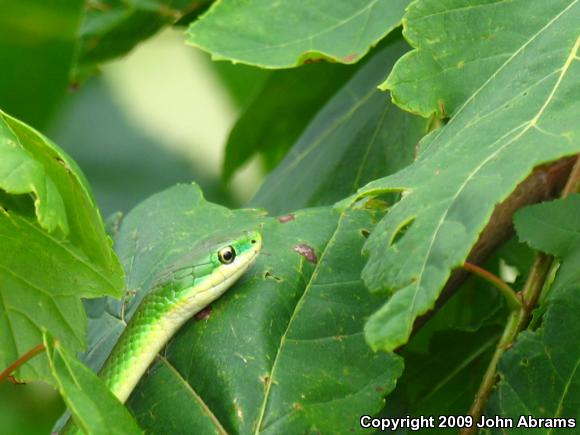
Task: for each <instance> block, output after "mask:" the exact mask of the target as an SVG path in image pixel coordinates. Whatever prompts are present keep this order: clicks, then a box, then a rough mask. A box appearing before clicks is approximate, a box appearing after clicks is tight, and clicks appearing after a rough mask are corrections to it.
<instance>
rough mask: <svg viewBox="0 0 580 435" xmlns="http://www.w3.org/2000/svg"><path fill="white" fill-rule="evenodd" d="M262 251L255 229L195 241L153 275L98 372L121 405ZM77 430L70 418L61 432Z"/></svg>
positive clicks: (260, 240)
mask: <svg viewBox="0 0 580 435" xmlns="http://www.w3.org/2000/svg"><path fill="white" fill-rule="evenodd" d="M261 247H262V236H261V234H260V232H258V231H244V232H241V233H238V234H234V235H230V236H225V237H223V236H222V237H215V236H214V237H211V238H208V239H204V240H202V241H200V242H198V243H196V244H195V246H194V247H193V248H192V249H191V250H190V251H189V252H188V253H187V254H186V255H185V256H183V257H182V258H181V259H180V260H178V261H177V262H175V263H173V264H172V265H171V266H170V267H168V268H167V269H166V270H164V271H163V272H162V273H161V274H160V275H159V276H158V277H157V279H156V280H155V283H154V284H153V286H152V287H151V291H149V292H148V294H147V295H146V296H145V297H144V298H143V300H142V302H141V303H140V304H139V307H138V308H137V310H136V312H135V314H134V315H133V317H132V318H131V320H130V321H129V323H128V324H127V327H126V328H125V330H124V331H123V334H122V335H121V337H120V338H119V340H118V341H117V343H116V344H115V347H114V348H113V350H112V351H111V354H110V355H109V357H108V358H107V360H106V361H105V364H104V365H103V368H102V369H101V371H100V373H99V376H100V377H101V379H102V380H103V381H104V382H105V384H106V385H107V387H109V389H110V390H111V392H112V393H113V394H114V395H115V396H116V397H117V398H118V399H119V400H120V401H121V402H122V403H124V402H125V401H126V400H127V399H128V397H129V395H130V394H131V392H132V391H133V389H134V388H135V386H136V385H137V383H138V382H139V379H140V378H141V377H142V376H143V374H144V373H145V371H146V370H147V368H148V367H149V365H150V364H151V362H152V361H153V359H154V358H155V356H156V355H157V353H158V352H159V351H160V350H161V349H162V348H163V346H164V345H165V344H166V343H167V341H168V340H169V339H170V338H171V337H172V336H173V334H175V332H176V331H177V330H178V329H179V328H180V327H181V325H183V324H184V323H185V322H186V321H187V320H188V319H190V318H191V317H192V316H193V315H194V314H196V313H198V312H199V311H201V310H203V309H204V308H205V307H207V306H208V305H209V304H210V303H211V302H213V301H214V300H216V299H217V298H219V297H220V296H221V295H222V294H223V293H224V292H225V291H226V290H227V289H228V288H230V287H231V286H232V284H234V283H235V282H236V280H237V279H238V278H239V277H240V276H241V275H242V274H243V273H244V272H245V271H246V270H247V269H248V268H249V267H250V266H251V265H252V264H253V263H254V261H255V259H256V257H257V256H258V254H259V252H260V249H261ZM77 431H78V428H76V427H74V424H73V423H72V419H71V420H69V423H68V424H67V425H66V426H65V427H64V428H63V431H62V432H63V433H76V432H77Z"/></svg>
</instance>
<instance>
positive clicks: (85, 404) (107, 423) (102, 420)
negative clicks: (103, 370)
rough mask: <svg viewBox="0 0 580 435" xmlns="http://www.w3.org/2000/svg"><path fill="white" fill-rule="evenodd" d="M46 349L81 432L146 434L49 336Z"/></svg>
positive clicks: (98, 380) (59, 385)
mask: <svg viewBox="0 0 580 435" xmlns="http://www.w3.org/2000/svg"><path fill="white" fill-rule="evenodd" d="M44 345H45V347H46V355H47V357H48V363H49V366H50V370H51V373H52V376H53V378H54V381H55V383H56V385H57V387H58V390H59V392H60V394H61V396H62V397H63V399H64V401H65V402H66V404H67V406H68V408H69V409H70V410H71V411H72V414H73V417H74V421H75V423H76V424H77V425H78V427H79V428H81V429H82V430H83V431H84V432H85V433H88V434H91V435H93V434H94V435H100V434H102V435H106V434H119V435H121V434H122V435H126V434H140V433H142V431H141V429H139V426H137V423H136V422H135V420H134V419H133V418H132V417H131V414H130V413H129V411H128V410H127V408H125V407H124V406H123V405H122V404H121V402H119V400H118V399H117V398H116V397H115V396H113V393H111V391H110V390H109V389H108V388H107V386H106V385H105V384H104V383H103V381H101V380H100V379H99V378H98V377H97V375H95V374H94V373H93V372H92V371H91V370H90V369H89V368H87V367H86V366H84V365H83V364H81V363H80V362H79V361H78V360H77V359H76V358H75V357H74V356H73V355H71V354H70V353H69V352H68V351H67V350H66V348H64V347H63V346H62V345H61V344H60V343H59V342H58V341H54V340H53V339H52V338H51V337H50V336H48V335H47V334H45V335H44Z"/></svg>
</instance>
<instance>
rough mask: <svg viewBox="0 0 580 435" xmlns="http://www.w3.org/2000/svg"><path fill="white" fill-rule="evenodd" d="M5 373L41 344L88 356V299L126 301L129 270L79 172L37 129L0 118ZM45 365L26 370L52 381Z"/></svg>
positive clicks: (0, 322)
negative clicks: (45, 338)
mask: <svg viewBox="0 0 580 435" xmlns="http://www.w3.org/2000/svg"><path fill="white" fill-rule="evenodd" d="M0 154H1V155H2V159H1V160H0V241H1V243H0V367H5V366H7V365H8V364H10V363H11V362H13V361H14V360H16V359H17V358H18V357H19V356H21V355H23V354H24V353H25V352H27V351H28V350H30V349H31V348H32V347H34V346H35V345H37V344H38V343H40V342H41V341H42V333H41V331H42V330H43V329H46V330H48V331H49V332H50V333H51V334H52V335H54V336H55V337H58V339H59V340H60V341H61V342H62V343H63V345H64V346H66V347H67V348H70V349H74V350H81V349H82V348H83V347H84V344H85V332H86V320H85V314H84V311H83V307H82V304H81V301H80V297H81V296H85V297H95V296H102V295H105V294H106V295H119V294H120V292H121V289H122V287H123V272H122V269H121V266H120V264H119V262H118V260H117V257H116V256H115V254H114V253H113V251H112V249H111V241H110V239H109V238H108V236H107V235H106V234H105V231H104V227H103V222H102V221H101V217H100V215H99V212H98V209H97V208H96V207H95V204H94V201H93V199H92V196H91V194H90V192H89V190H88V187H87V186H86V183H85V181H84V178H83V176H82V173H81V172H80V170H79V169H78V168H77V167H76V165H75V164H74V162H73V161H72V160H71V159H70V158H68V157H67V156H66V155H65V154H64V153H63V152H62V151H61V150H60V149H59V148H58V147H57V146H56V145H54V144H53V143H52V142H50V141H49V140H48V139H47V138H46V137H44V136H42V135H41V134H40V133H38V132H37V131H35V130H33V129H31V128H30V127H28V126H26V125H25V124H23V123H21V122H19V121H17V120H15V119H14V118H11V117H10V116H8V115H6V114H4V113H2V112H0ZM45 364H46V361H45V360H42V359H35V360H33V361H32V363H31V364H28V365H26V366H25V367H24V368H23V369H21V372H20V377H22V378H24V379H32V378H38V377H42V376H46V374H47V372H46V365H45Z"/></svg>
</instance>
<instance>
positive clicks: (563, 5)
mask: <svg viewBox="0 0 580 435" xmlns="http://www.w3.org/2000/svg"><path fill="white" fill-rule="evenodd" d="M576 3H577V2H576V1H575V0H554V1H549V2H546V1H544V0H531V1H530V0H517V1H509V2H508V1H497V0H444V1H441V0H423V1H415V2H413V3H412V4H411V5H410V6H409V8H408V9H407V12H406V13H405V17H404V20H403V34H404V35H405V38H406V39H407V41H408V42H409V44H411V45H412V46H413V47H415V50H413V51H411V52H409V53H408V54H407V55H405V56H404V57H403V58H402V59H401V60H400V61H399V62H398V63H397V65H395V68H394V69H393V72H392V74H391V75H390V76H389V77H388V78H387V80H386V81H385V83H383V85H382V86H381V88H382V89H385V90H387V89H388V90H390V91H391V95H392V97H393V101H395V103H396V104H398V105H400V106H401V107H402V108H404V109H406V110H409V111H411V112H413V113H418V114H420V115H422V116H425V117H429V116H430V115H432V114H434V113H435V114H437V115H438V116H440V117H444V116H447V114H453V113H455V111H456V110H457V108H458V107H459V106H460V105H461V104H463V103H464V102H465V101H466V100H467V99H468V98H469V97H470V96H471V95H472V94H473V93H474V92H476V91H477V90H478V89H479V88H480V87H481V86H483V85H484V83H486V82H487V81H488V80H492V79H493V77H494V76H495V75H496V74H497V73H498V72H499V71H500V70H502V69H503V66H502V65H509V64H510V63H511V62H512V60H513V59H514V58H515V57H522V56H523V57H524V58H527V57H528V56H530V57H531V56H533V54H532V53H531V52H529V48H528V47H529V46H531V45H534V41H535V40H536V39H537V38H538V37H540V38H541V39H543V40H544V44H546V46H556V45H559V41H558V39H559V36H558V35H557V34H556V33H554V32H551V35H552V36H550V39H548V40H546V39H545V36H546V34H547V32H546V31H547V30H548V32H549V29H558V28H560V26H564V28H567V30H568V31H574V29H575V27H576V26H575V22H574V18H573V16H574V15H575V14H576V12H575V9H576V8H577V5H576ZM530 11H533V13H530ZM524 16H525V17H526V18H525V19H524V20H522V19H521V17H524ZM514 23H517V33H514ZM552 44H553V45H552ZM546 62H548V63H549V64H550V68H551V70H552V71H553V70H555V69H556V68H557V67H560V66H561V64H560V65H558V63H559V60H558V56H555V57H554V58H546ZM526 75H527V73H526V72H525V70H522V71H521V72H520V73H519V74H518V75H514V76H512V79H513V80H514V81H515V82H516V83H521V82H525V81H526Z"/></svg>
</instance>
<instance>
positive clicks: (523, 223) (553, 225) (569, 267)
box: [514, 194, 580, 291]
mask: <svg viewBox="0 0 580 435" xmlns="http://www.w3.org/2000/svg"><path fill="white" fill-rule="evenodd" d="M579 214H580V195H578V194H575V195H571V196H569V197H567V198H564V199H559V200H556V201H551V202H546V203H542V204H537V205H533V206H530V207H526V208H524V209H522V210H520V211H519V212H518V213H517V214H516V215H515V217H514V223H515V226H516V230H517V232H518V237H519V238H520V239H521V240H522V241H524V242H526V243H527V244H528V245H530V246H531V247H532V248H534V249H537V250H539V251H543V252H546V253H548V254H551V255H554V256H556V257H557V258H558V259H560V261H561V262H560V266H559V268H558V271H557V273H556V278H555V280H554V282H553V283H552V286H551V288H552V290H551V291H555V290H556V289H557V288H560V287H568V286H571V285H575V284H576V283H578V282H579V281H580V271H579V269H578V264H580V222H579V221H578V219H577V216H578V215H579Z"/></svg>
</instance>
